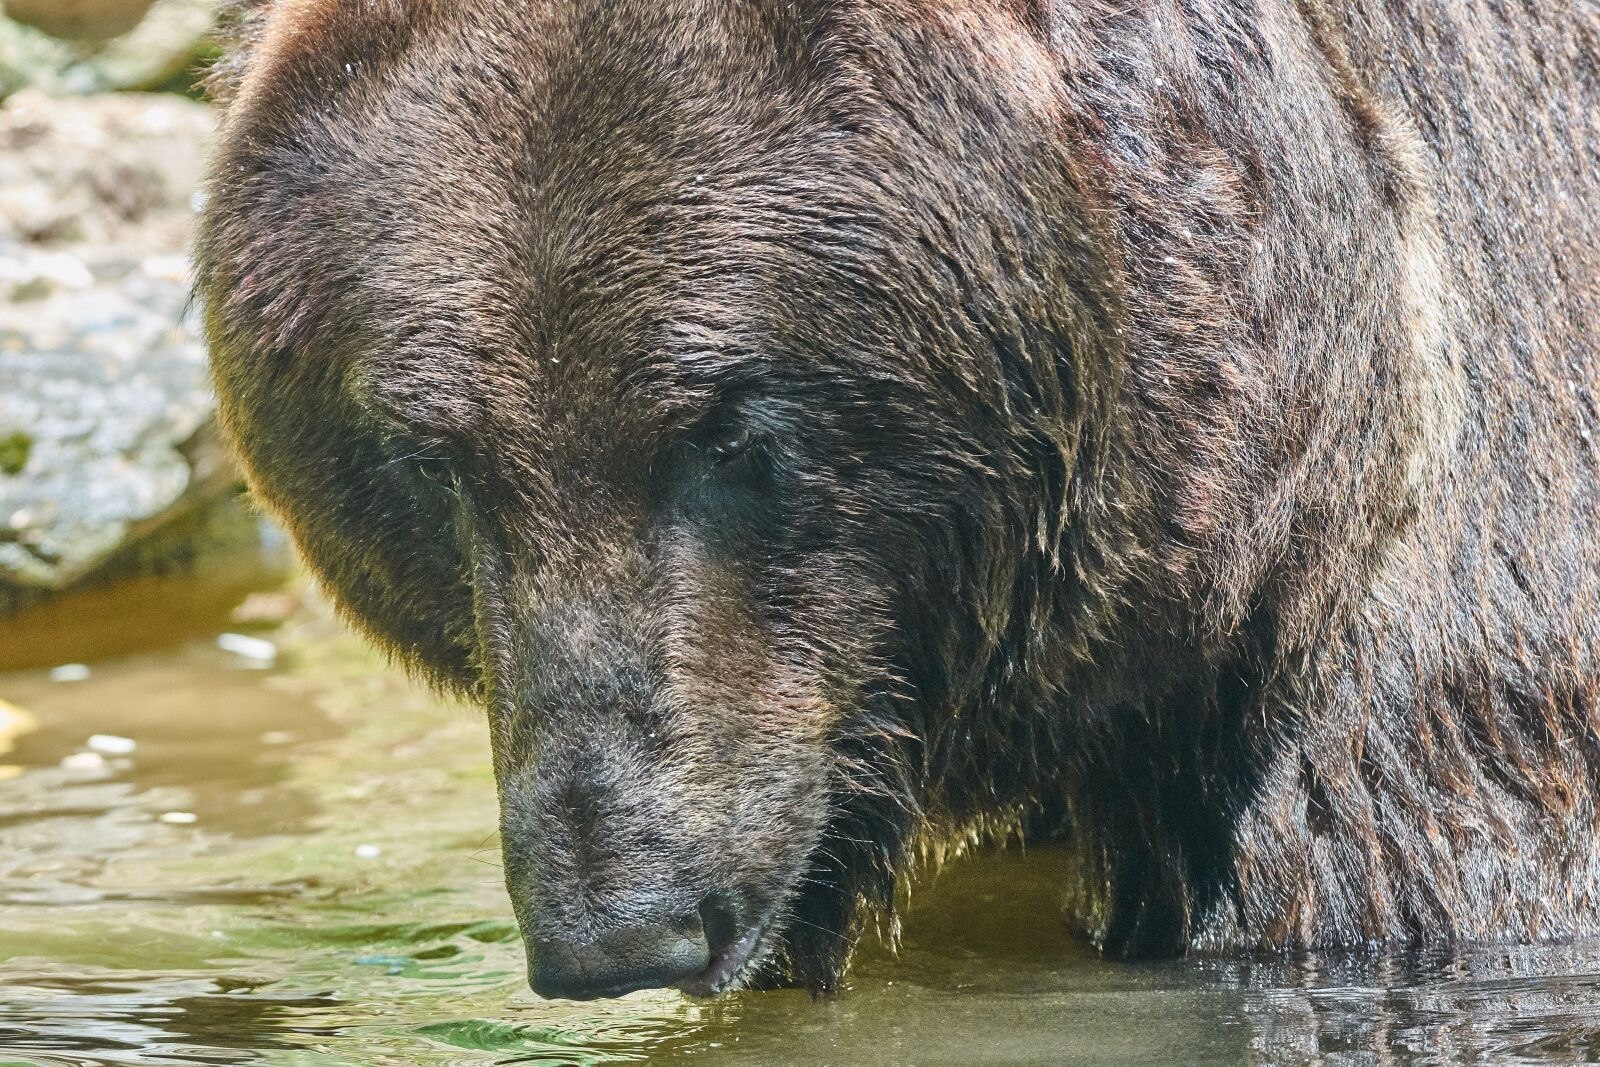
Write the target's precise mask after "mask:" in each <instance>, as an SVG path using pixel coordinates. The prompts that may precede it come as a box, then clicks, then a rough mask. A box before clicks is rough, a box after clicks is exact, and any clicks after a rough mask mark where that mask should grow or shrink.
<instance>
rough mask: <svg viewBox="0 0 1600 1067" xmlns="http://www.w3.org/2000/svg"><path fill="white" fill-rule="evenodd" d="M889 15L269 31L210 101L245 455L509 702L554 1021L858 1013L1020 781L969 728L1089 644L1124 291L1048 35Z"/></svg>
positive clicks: (282, 510)
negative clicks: (1096, 227)
mask: <svg viewBox="0 0 1600 1067" xmlns="http://www.w3.org/2000/svg"><path fill="white" fill-rule="evenodd" d="M902 6H904V8H905V9H906V10H904V11H889V9H890V8H893V7H895V5H882V8H883V11H882V12H880V13H878V14H872V13H869V12H864V11H861V10H859V9H857V8H856V7H855V6H854V5H841V4H832V3H828V4H824V3H810V4H808V3H798V4H796V3H788V2H784V3H778V2H766V0H736V2H730V3H726V4H714V5H707V4H700V3H689V2H677V0H673V2H664V0H638V2H630V3H611V4H599V3H596V4H583V3H577V4H574V3H556V2H546V0H538V2H522V0H518V2H510V0H459V2H444V0H439V2H420V0H419V2H407V3H404V4H402V3H399V2H398V0H376V2H373V0H363V2H359V3H358V2H355V0H348V2H344V0H299V2H293V3H290V2H287V0H284V2H280V3H276V4H271V3H268V4H260V3H258V4H256V5H254V6H252V7H250V8H249V9H248V10H247V11H246V12H245V17H244V23H243V25H244V31H243V34H242V42H241V44H240V47H239V49H238V51H237V53H236V54H235V56H234V57H233V59H231V60H230V61H229V63H228V65H227V66H226V67H225V68H224V73H223V75H222V78H221V81H222V84H223V92H224V96H225V97H226V98H227V110H226V116H225V120H224V126H223V131H222V137H221V144H220V147H219V150H218V152H217V155H216V161H215V167H214V173H213V180H212V186H211V192H210V197H209V203H208V206H207V209H206V212H205V219H204V226H203V234H202V238H201V242H200V252H199V264H200V268H199V269H200V292H201V295H202V298H203V300H204V303H205V307H206V313H207V323H208V329H209V333H210V338H211V341H212V345H213V351H214V359H215V365H216V380H217V386H218V390H219V393H220V396H221V400H222V406H223V412H224V416H225V420H226V423H227V426H228V428H229V430H230V431H231V434H232V436H233V438H234V440H235V441H236V443H237V445H238V448H239V451H240V453H241V455H242V457H243V459H244V462H245V464H246V467H247V469H248V471H249V474H250V477H251V481H252V484H253V486H254V488H255V490H256V492H257V493H258V495H259V496H260V497H261V499H263V500H264V501H265V502H266V503H267V504H268V505H269V506H270V507H271V508H272V509H274V510H275V511H276V512H277V513H278V514H280V515H281V516H282V517H283V519H284V520H285V521H286V523H287V525H288V526H289V527H290V529H291V530H292V531H293V533H294V535H295V537H296V539H297V541H298V543H299V545H300V547H301V549H302V551H303V553H304V555H305V558H306V559H307V560H308V561H309V563H310V564H311V566H312V567H313V568H314V570H315V571H316V573H317V574H318V575H319V577H320V578H321V579H322V581H323V582H324V583H325V584H326V586H327V587H328V588H329V589H330V590H331V591H332V593H333V594H334V596H335V597H336V599H337V601H338V603H339V604H340V605H341V607H342V608H343V610H344V611H345V612H346V613H347V614H348V616H349V617H350V618H351V619H353V620H354V621H355V622H357V623H358V624H359V625H360V626H361V627H363V628H364V629H365V630H366V631H367V632H368V633H370V634H371V635H372V636H373V637H374V638H376V639H377V640H378V641H379V642H381V643H382V644H383V645H385V646H386V647H387V648H389V649H391V650H393V651H394V652H395V653H396V654H398V656H400V657H401V658H403V660H404V661H405V662H406V663H407V664H409V665H411V666H412V667H413V668H414V669H415V670H417V671H418V672H420V673H421V674H423V675H425V676H426V677H427V678H429V679H431V680H433V681H434V682H436V683H438V684H440V685H442V686H445V687H448V688H451V689H453V690H456V691H459V692H463V693H466V694H469V695H471V696H472V697H474V698H475V699H477V700H479V701H481V702H482V704H483V705H484V706H485V707H486V708H487V713H488V718H489V724H490V728H491V731H492V737H493V747H494V757H495V771H496V774H497V777H498V782H499V790H500V799H501V809H502V818H501V829H502V843H503V848H504V854H505V867H506V873H507V882H508V885H509V888H510V891H511V896H512V900H513V903H514V906H515V909H516V913H517V916H518V918H519V920H520V922H521V924H522V927H523V930H524V932H525V934H526V938H527V941H528V944H529V947H530V950H531V952H530V955H531V960H532V963H531V977H532V982H533V984H534V986H535V988H536V989H538V990H539V991H541V992H543V993H546V994H551V995H566V996H577V997H584V996H602V995H610V994H618V993H622V992H626V991H628V990H630V989H636V988H641V987H647V986H659V985H677V986H679V987H681V988H683V989H685V990H687V991H690V992H695V993H711V992H717V991H721V990H722V989H725V988H729V987H731V986H736V985H751V984H772V983H777V982H798V983H801V984H805V985H808V986H810V987H812V988H828V987H830V986H831V985H832V984H833V983H834V982H835V981H836V980H837V978H838V976H839V973H840V971H841V969H842V967H843V964H844V961H845V959H846V957H847V955H848V952H849V948H850V946H851V945H852V944H853V943H854V940H855V939H856V937H857V936H858V932H859V929H860V924H861V914H862V912H863V911H864V908H863V905H867V906H869V907H870V906H871V905H884V904H888V903H889V902H890V900H891V898H892V891H893V886H894V881H895V876H896V871H897V869H898V868H899V866H900V865H901V863H902V860H903V859H904V858H905V856H906V854H907V850H908V847H909V845H910V843H911V841H912V840H913V837H914V835H915V833H916V832H917V831H918V830H919V829H920V828H922V827H923V826H924V825H925V824H926V820H927V819H928V818H929V817H930V816H931V817H939V818H947V819H950V820H961V819H967V818H970V817H972V816H974V815H977V814H984V813H987V814H988V815H990V816H991V817H996V818H1003V817H1005V815H1006V813H1007V812H1010V811H1014V810H1016V809H1018V808H1019V807H1021V806H1023V805H1025V804H1026V803H1027V802H1028V801H1029V800H1030V799H1031V795H1030V793H1029V790H1031V789H1033V788H1035V785H1036V783H1037V780H1038V779H1037V776H1030V773H1029V772H1028V770H1027V768H1028V767H1029V766H1034V768H1035V770H1036V769H1037V767H1036V765H1037V763H1038V762H1039V760H1040V755H1039V752H1038V746H1037V744H1035V743H1034V742H1033V741H1031V740H1027V739H1022V738H1018V737H1015V736H1009V737H1000V738H996V737H994V736H990V735H991V734H992V733H993V731H985V730H983V729H981V728H978V729H975V728H974V725H973V720H972V718H971V715H970V709H971V708H973V707H974V706H976V705H978V704H981V703H983V702H984V701H986V700H992V699H996V698H997V694H1000V693H1001V692H1002V691H1003V690H1004V689H1005V688H1006V686H1007V684H1008V678H1010V676H1011V675H1013V674H1020V673H1024V672H1026V671H1027V670H1028V664H1027V659H1028V656H1029V655H1030V651H1029V649H1030V648H1031V647H1035V646H1034V645H1030V641H1032V642H1037V641H1038V640H1041V639H1042V637H1043V634H1042V632H1041V630H1042V629H1047V628H1050V627H1056V626H1064V625H1066V623H1064V622H1063V621H1062V616H1061V613H1060V612H1059V611H1056V610H1055V609H1054V608H1052V607H1051V598H1052V597H1053V596H1055V595H1056V594H1054V593H1052V592H1051V590H1053V589H1057V588H1059V587H1060V586H1061V585H1062V584H1063V583H1064V582H1065V583H1067V584H1070V582H1071V573H1070V572H1071V571H1072V569H1073V567H1074V563H1073V560H1072V558H1071V551H1072V537H1073V535H1072V533H1071V530H1072V528H1073V522H1074V519H1073V510H1074V508H1076V507H1079V506H1080V505H1081V501H1080V500H1079V499H1077V496H1076V495H1075V493H1074V490H1073V486H1075V485H1078V484H1080V482H1081V480H1082V479H1083V478H1086V477H1091V476H1093V475H1094V473H1095V469H1096V464H1097V463H1099V462H1100V461H1101V460H1100V451H1099V450H1098V448H1097V447H1096V444H1095V436H1094V434H1093V432H1091V430H1090V429H1088V427H1090V426H1092V425H1093V423H1094V419H1095V412H1096V408H1097V405H1103V404H1104V403H1105V398H1104V389H1105V388H1106V387H1105V386H1104V385H1103V384H1097V381H1096V380H1094V379H1093V376H1092V375H1089V374H1085V373H1084V372H1083V371H1082V368H1083V367H1086V366H1095V365H1096V364H1101V363H1104V362H1105V361H1106V358H1107V357H1106V355H1105V352H1106V350H1107V347H1108V342H1107V338H1110V337H1112V336H1113V335H1114V333H1115V329H1114V327H1113V326H1111V325H1110V324H1109V323H1108V321H1107V316H1109V315H1110V314H1111V312H1110V311H1109V310H1108V309H1109V308H1110V306H1111V301H1110V300H1109V299H1108V298H1106V297H1105V296H1104V289H1105V282H1104V278H1105V276H1106V273H1107V267H1106V266H1105V265H1104V264H1103V263H1102V262H1101V260H1100V258H1099V255H1098V253H1097V251H1096V248H1097V244H1096V242H1095V240H1094V239H1093V236H1092V233H1091V226H1090V224H1089V223H1088V222H1087V221H1086V215H1087V209H1086V208H1085V207H1084V206H1083V205H1084V202H1085V198H1084V196H1083V194H1082V192H1081V190H1080V189H1078V188H1077V185H1076V183H1075V179H1074V177H1073V167H1072V164H1071V161H1070V160H1069V159H1067V158H1066V156H1065V149H1064V148H1063V143H1064V141H1063V138H1062V137H1061V135H1060V131H1059V129H1058V127H1059V125H1060V123H1061V122H1063V121H1064V119H1063V118H1062V117H1061V116H1060V115H1056V114H1054V113H1052V112H1050V111H1049V110H1048V109H1041V108H1040V106H1039V104H1038V101H1039V100H1040V99H1041V95H1040V91H1039V90H1038V87H1037V86H1036V85H1032V84H1029V79H1031V78H1036V77H1037V76H1038V75H1037V73H1036V72H1035V71H1032V70H1030V69H1029V67H1028V62H1027V61H1028V58H1029V57H1030V56H1034V55H1036V54H1037V53H1038V45H1037V44H1036V43H1034V42H1033V40H1032V38H1031V37H1029V36H1028V34H1029V30H1028V28H1027V27H1026V26H1024V25H1022V24H1020V23H1016V24H1014V23H1013V22H1012V21H1011V19H1012V17H1013V16H1012V15H1010V14H1008V11H1009V8H1005V7H1004V6H1003V5H996V10H995V12H994V19H995V20H996V21H994V22H993V23H992V24H986V25H985V27H984V28H982V30H981V32H978V31H976V30H975V29H974V28H973V27H971V26H966V25H965V23H964V22H963V21H962V20H963V17H964V16H962V15H961V8H960V6H959V5H940V4H905V5H902ZM842 12H843V13H842ZM1007 35H1009V38H1014V40H1010V39H1009V38H1008V40H1007V41H1001V40H1000V38H1001V37H1006V36H1007ZM1097 373H1100V372H1097ZM1102 376H1103V374H1102ZM975 733H976V734H979V735H980V736H976V737H975V736H974V734H975ZM1008 760H1009V761H1011V762H1012V763H1014V764H1015V765H1016V767H1015V773H1014V774H1011V775H1009V776H1008V775H1006V774H999V775H996V774H995V773H993V771H992V768H993V767H994V766H996V765H997V764H996V761H999V765H1001V766H1007V765H1008V764H1007V762H1006V761H1008Z"/></svg>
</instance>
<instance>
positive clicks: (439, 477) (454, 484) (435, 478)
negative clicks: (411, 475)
mask: <svg viewBox="0 0 1600 1067" xmlns="http://www.w3.org/2000/svg"><path fill="white" fill-rule="evenodd" d="M416 470H417V474H418V475H419V476H420V477H421V478H422V479H423V481H426V482H429V483H430V484H432V485H434V486H437V487H438V488H440V489H444V490H448V491H449V492H452V493H453V492H455V491H456V490H457V489H459V488H460V486H461V478H460V476H459V475H458V474H457V473H456V468H455V465H454V464H453V463H451V462H450V461H449V460H447V459H440V458H439V457H437V456H429V457H425V458H423V459H421V460H420V461H419V462H418V463H417V465H416Z"/></svg>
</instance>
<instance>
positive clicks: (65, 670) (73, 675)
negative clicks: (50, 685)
mask: <svg viewBox="0 0 1600 1067" xmlns="http://www.w3.org/2000/svg"><path fill="white" fill-rule="evenodd" d="M50 680H51V681H52V682H86V681H88V680H89V667H88V665H87V664H83V663H63V664H62V665H61V666H59V667H57V668H55V669H54V670H52V671H51V672H50Z"/></svg>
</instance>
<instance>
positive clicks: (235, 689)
mask: <svg viewBox="0 0 1600 1067" xmlns="http://www.w3.org/2000/svg"><path fill="white" fill-rule="evenodd" d="M269 636H270V637H271V638H272V639H273V640H274V641H276V642H278V643H279V644H280V645H281V646H282V648H283V652H282V654H281V655H280V656H279V657H278V659H277V660H276V662H275V664H274V665H273V666H272V667H270V668H267V669H262V667H261V664H260V662H259V661H255V660H249V659H245V658H242V657H240V656H238V655H236V654H233V653H230V652H225V651H223V650H221V649H219V648H217V647H216V645H215V644H214V643H213V642H211V641H209V640H207V641H202V642H197V643H194V644H191V645H189V646H186V647H184V648H181V649H178V650H175V651H171V652H166V653H161V654H155V655H145V656H141V657H134V658H130V659H125V660H120V661H115V662H110V663H103V664H96V665H93V668H92V670H91V671H90V674H89V677H88V678H87V679H86V680H81V681H61V680H52V678H51V676H50V675H49V674H48V673H47V672H42V671H41V672H31V673H25V674H12V675H0V700H3V701H4V702H6V705H9V710H8V708H7V706H6V705H0V1067H19V1065H24V1064H26V1065H30V1067H64V1065H101V1064H104V1065H127V1067H136V1065H137V1067H144V1065H155V1064H266V1065H282V1067H290V1065H294V1067H335V1065H350V1067H378V1065H397V1067H401V1065H403V1067H444V1065H451V1067H466V1065H480V1064H481V1065H488V1064H572V1063H577V1064H604V1063H643V1062H669V1061H676V1060H685V1061H690V1062H698V1063H708V1064H718V1063H740V1064H765V1063H772V1064H783V1063H796V1064H1033V1063H1037V1064H1046V1063H1049V1064H1062V1063H1065V1064H1094V1065H1115V1064H1168V1063H1170V1064H1184V1065H1205V1064H1238V1063H1254V1064H1311V1063H1317V1064H1322V1063H1326V1064H1411V1063H1416V1064H1427V1063H1461V1062H1468V1063H1496V1064H1503V1063H1590V1062H1596V1061H1600V946H1596V945H1561V946H1543V947H1518V948H1510V949H1489V950H1481V951H1474V952H1464V953H1438V954H1431V955H1430V954H1421V955H1413V956H1408V957H1401V958H1394V957H1390V958H1338V959H1329V958H1306V959H1298V960H1292V961H1283V960H1269V961H1215V960H1193V961H1182V962H1176V963H1166V964H1158V965H1137V966H1135V965H1123V964H1112V963H1107V962H1104V961H1102V960H1099V959H1097V958H1096V957H1095V956H1094V955H1093V954H1092V953H1090V952H1088V951H1087V950H1085V949H1084V948H1083V947H1082V946H1081V945H1079V944H1077V943H1075V942H1074V941H1072V940H1071V939H1070V938H1069V937H1068V936H1067V935H1066V933H1065V930H1064V928H1063V926H1062V924H1061V923H1060V922H1059V920H1058V918H1057V915H1058V910H1057V905H1056V895H1057V894H1056V892H1055V888H1054V887H1055V885H1057V884H1059V880H1060V877H1061V874H1060V871H1061V867H1060V865H1061V857H1059V856H1058V855H1056V854H1054V853H1053V852H1052V851H1051V850H1049V849H1034V850H1030V851H1027V852H1023V851H1022V850H1020V849H1016V848H1012V849H1005V850H991V851H985V852H982V853H979V854H977V855H974V856H969V857H967V858H965V859H963V860H960V861H957V862H955V863H953V864H951V865H950V866H948V867H947V868H946V869H945V870H944V871H943V872H942V873H941V874H940V875H939V876H938V877H937V878H934V879H932V880H928V879H924V880H922V881H921V882H919V883H918V884H917V885H916V887H915V888H914V890H913V892H912V893H911V896H910V900H909V905H908V907H907V909H906V925H905V937H904V940H903V942H902V945H901V947H900V950H899V953H898V955H895V954H891V953H890V952H888V951H887V950H886V949H884V948H883V947H882V946H879V945H876V944H867V945H864V946H863V948H862V951H861V954H860V956H859V959H858V963H857V965H856V967H855V968H854V969H853V970H852V972H851V975H850V978H849V981H848V983H847V986H846V988H845V989H844V990H843V991H842V992H841V993H840V994H839V995H837V996H833V997H829V998H824V999H821V1000H813V999H811V998H809V997H807V996H806V995H804V994H802V993H798V992H780V993H760V994H738V995H734V996H732V997H729V998H726V999H724V1000H722V1001H718V1002H715V1003H710V1004H707V1003H704V1002H696V1001H691V1000H688V999H686V998H684V997H682V996H680V995H678V994H676V993H667V992H647V993H637V994H634V995H632V996H630V997H627V998H624V999H623V1000H620V1001H614V1002H608V1003H600V1004H573V1003H560V1002H542V1001H539V1000H537V999H535V998H534V997H533V996H532V995H531V994H529V993H528V992H527V990H526V988H525V986H524V979H523V970H524V961H523V956H522V948H521V944H520V942H519V940H518V937H517V932H516V929H515V926H514V925H513V923H512V922H511V918H510V912H509V908H508V906H507V903H506V900H505V897H504V890H503V888H502V887H501V885H500V880H499V878H500V871H499V868H498V862H499V857H498V842H497V840H496V839H495V837H494V825H495V813H494V796H493V786H492V779H491V775H490V770H489V761H488V751H487V742H486V739H485V734H484V731H483V728H482V726H481V724H480V722H479V721H478V719H477V717H476V716H475V715H474V714H473V713H472V712H470V711H468V710H465V709H461V708H456V707H452V706H449V705H446V704H442V703H440V702H438V701H436V700H435V699H433V698H431V697H429V696H427V695H425V694H424V693H422V692H420V691H418V690H417V689H415V688H412V687H410V686H408V685H407V684H405V683H404V681H403V680H401V679H400V678H398V677H396V676H395V675H394V674H393V673H392V672H390V671H387V670H385V669H384V667H383V666H382V665H381V664H380V663H378V662H377V661H376V660H375V659H374V658H372V657H371V656H370V655H369V654H367V653H366V652H365V651H364V650H363V649H362V648H361V646H360V644H359V642H357V641H355V640H354V639H353V638H351V637H349V636H347V635H342V634H340V633H339V632H338V630H337V629H336V628H335V627H334V626H333V625H332V624H330V623H329V622H327V621H326V620H325V619H324V618H322V617H321V616H320V615H318V614H317V613H315V612H312V613H309V614H308V615H307V616H306V617H305V618H302V619H299V620H297V621H295V622H294V623H292V624H291V625H290V626H289V627H287V628H286V629H285V630H284V631H283V632H280V633H277V634H272V635H269ZM78 673H80V674H81V672H78ZM72 675H73V672H66V676H67V677H71V676H72ZM57 677H58V678H59V677H62V675H60V674H58V675H57ZM29 720H31V721H32V722H34V723H36V724H37V728H35V729H32V730H28V729H26V724H27V722H28V721H29ZM93 735H110V736H112V737H119V738H127V739H129V740H131V741H133V742H134V743H135V745H136V747H135V748H134V750H133V751H132V752H128V753H124V754H116V753H114V752H113V753H110V754H102V755H99V756H98V757H96V756H92V755H91V756H86V755H84V753H85V751H86V749H87V744H88V739H89V738H90V737H91V736H93ZM101 744H102V747H104V746H105V742H101ZM115 747H116V744H115V743H114V742H113V743H112V748H115ZM8 748H9V750H8ZM64 760H65V761H67V764H68V765H67V766H63V765H62V764H63V761H64ZM101 761H103V765H95V764H97V762H101Z"/></svg>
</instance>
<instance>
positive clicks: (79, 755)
mask: <svg viewBox="0 0 1600 1067" xmlns="http://www.w3.org/2000/svg"><path fill="white" fill-rule="evenodd" d="M61 766H63V767H65V768H66V769H67V770H69V771H100V770H104V769H105V766H106V758H105V757H104V756H102V755H100V753H98V752H74V753H73V754H72V755H70V756H68V757H67V758H66V759H64V760H62V761H61Z"/></svg>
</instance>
